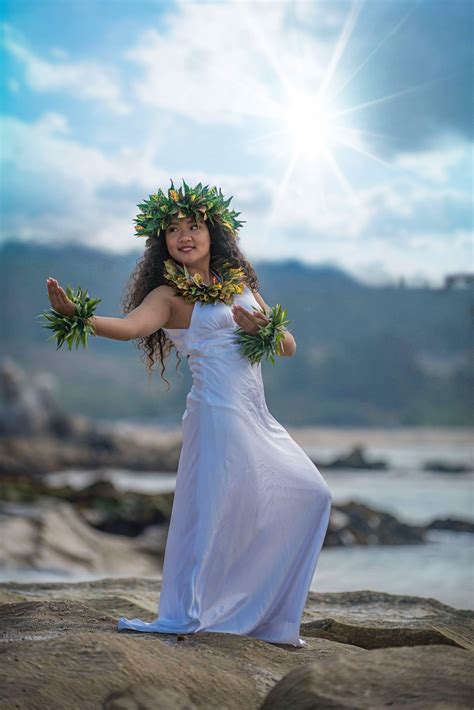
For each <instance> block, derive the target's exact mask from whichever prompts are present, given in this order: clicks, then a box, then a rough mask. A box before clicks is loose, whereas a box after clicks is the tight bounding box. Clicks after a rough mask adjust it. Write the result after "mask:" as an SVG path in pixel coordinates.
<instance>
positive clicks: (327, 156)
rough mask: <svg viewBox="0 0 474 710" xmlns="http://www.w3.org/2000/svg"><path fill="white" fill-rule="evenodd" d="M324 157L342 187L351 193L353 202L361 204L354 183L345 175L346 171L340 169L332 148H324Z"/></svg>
mask: <svg viewBox="0 0 474 710" xmlns="http://www.w3.org/2000/svg"><path fill="white" fill-rule="evenodd" d="M323 157H324V158H325V160H326V162H327V163H328V165H329V167H330V168H331V170H332V171H333V173H334V175H335V176H336V178H337V179H338V180H339V183H340V184H341V185H342V187H343V188H344V189H345V191H346V192H347V194H348V195H349V197H350V199H351V201H352V203H353V204H354V205H359V204H360V201H359V198H358V196H357V194H356V193H355V191H354V190H353V188H352V185H351V184H350V182H349V181H348V179H347V178H346V176H345V175H344V173H343V172H342V170H341V169H340V167H339V165H338V163H337V161H336V159H335V157H334V155H333V154H332V153H331V151H330V150H327V149H324V150H323Z"/></svg>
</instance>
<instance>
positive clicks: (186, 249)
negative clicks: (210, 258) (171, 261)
mask: <svg viewBox="0 0 474 710" xmlns="http://www.w3.org/2000/svg"><path fill="white" fill-rule="evenodd" d="M195 248H196V247H181V249H178V251H184V252H187V251H192V250H193V249H195Z"/></svg>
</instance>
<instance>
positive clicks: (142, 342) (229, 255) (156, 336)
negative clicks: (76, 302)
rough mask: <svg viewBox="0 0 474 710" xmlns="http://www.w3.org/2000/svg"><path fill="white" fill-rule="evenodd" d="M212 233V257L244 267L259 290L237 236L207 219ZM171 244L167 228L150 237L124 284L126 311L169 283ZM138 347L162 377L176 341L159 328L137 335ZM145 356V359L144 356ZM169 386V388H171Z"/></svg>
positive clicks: (149, 366) (251, 284) (248, 281)
mask: <svg viewBox="0 0 474 710" xmlns="http://www.w3.org/2000/svg"><path fill="white" fill-rule="evenodd" d="M206 225H207V228H208V230H209V236H210V241H211V245H210V260H211V262H212V258H213V257H215V256H222V257H226V260H227V261H228V263H229V264H230V265H231V266H232V267H234V268H235V267H239V266H240V267H241V268H242V269H243V271H244V273H245V282H246V284H247V285H248V286H249V287H250V288H251V289H253V290H254V291H258V290H259V288H260V285H259V281H258V277H257V274H256V273H255V271H254V269H253V267H252V265H251V264H250V262H249V261H247V259H246V258H245V257H244V255H243V254H242V252H241V251H240V248H239V246H238V237H237V238H236V237H234V236H233V235H232V234H231V233H230V232H229V231H228V230H227V229H226V228H225V227H223V226H222V225H221V224H219V223H217V222H216V223H215V224H211V223H209V222H206ZM171 258H172V257H171V256H170V253H169V251H168V247H167V246H166V239H165V231H164V230H161V231H160V233H159V235H158V237H148V238H147V239H146V242H145V252H144V254H143V255H142V256H141V257H140V259H139V260H138V261H137V265H136V267H135V269H134V271H133V273H132V274H131V276H130V279H129V281H128V282H127V284H126V286H125V293H124V296H123V300H122V305H123V311H124V313H129V312H130V311H132V310H134V309H135V308H137V307H138V306H139V305H140V303H141V302H142V301H143V299H144V298H145V296H146V295H147V294H148V293H150V291H152V290H153V289H154V288H156V287H157V286H161V285H163V284H166V283H168V282H167V281H166V280H165V278H164V276H163V264H164V262H165V260H166V259H171ZM135 342H136V345H137V347H138V348H141V349H142V350H143V352H144V354H145V357H146V366H147V370H148V374H149V375H151V374H152V372H153V365H154V363H155V361H156V360H159V362H160V363H161V377H162V379H163V380H165V382H167V383H168V385H169V382H168V380H167V379H166V377H163V373H164V371H165V360H166V358H167V357H168V355H169V354H170V352H171V350H172V349H173V348H174V344H173V342H172V341H171V340H170V339H169V338H168V337H167V335H166V333H165V332H164V331H163V330H162V329H161V328H160V329H159V330H157V331H156V332H155V333H152V334H151V335H147V336H145V337H142V338H138V339H137V340H136V341H135ZM176 356H177V359H178V361H177V363H176V370H177V369H178V366H179V364H180V362H181V356H180V354H179V352H178V351H177V350H176ZM141 359H142V358H141ZM168 389H169V387H168Z"/></svg>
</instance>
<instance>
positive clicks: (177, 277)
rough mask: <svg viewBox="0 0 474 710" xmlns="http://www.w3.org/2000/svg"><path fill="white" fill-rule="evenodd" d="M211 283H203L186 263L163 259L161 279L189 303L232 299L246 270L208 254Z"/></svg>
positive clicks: (230, 300)
mask: <svg viewBox="0 0 474 710" xmlns="http://www.w3.org/2000/svg"><path fill="white" fill-rule="evenodd" d="M210 272H211V283H210V284H205V283H204V281H203V278H202V276H201V275H200V274H194V275H191V274H190V273H189V271H188V270H187V268H186V265H185V264H183V266H181V265H180V264H178V263H177V262H176V261H174V260H173V259H166V260H165V262H164V274H163V276H164V278H165V280H166V281H167V283H169V284H170V285H172V286H174V287H175V289H176V293H177V295H178V296H182V297H183V298H184V300H185V301H187V302H188V303H195V302H196V301H202V303H218V302H222V303H226V304H227V305H230V304H231V303H233V301H234V296H235V294H240V293H243V292H244V289H245V272H244V270H243V269H242V267H240V266H238V267H232V266H231V265H230V264H229V262H228V261H226V259H225V258H223V257H211V263H210Z"/></svg>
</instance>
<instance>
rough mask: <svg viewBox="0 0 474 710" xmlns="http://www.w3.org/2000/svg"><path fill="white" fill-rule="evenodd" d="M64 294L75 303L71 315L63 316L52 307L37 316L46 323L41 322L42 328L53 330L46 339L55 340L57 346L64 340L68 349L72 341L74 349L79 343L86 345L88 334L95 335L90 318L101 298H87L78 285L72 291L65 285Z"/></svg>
mask: <svg viewBox="0 0 474 710" xmlns="http://www.w3.org/2000/svg"><path fill="white" fill-rule="evenodd" d="M66 295H67V296H68V298H69V299H70V300H71V301H72V302H73V303H75V305H76V313H75V315H73V316H65V315H62V314H61V313H58V312H57V311H55V310H54V308H50V309H49V311H44V312H43V313H41V314H40V315H39V316H38V317H39V318H43V319H44V320H45V321H46V323H43V327H44V328H48V329H49V330H52V331H53V335H52V336H51V337H50V338H48V340H53V339H55V340H56V343H57V348H56V350H59V348H60V347H61V346H62V345H63V344H64V343H65V342H66V343H67V345H68V348H69V350H72V346H73V345H74V343H75V344H76V350H77V349H78V347H79V345H82V346H83V347H84V348H85V347H87V338H88V337H89V335H95V326H94V323H93V321H92V320H88V319H89V318H92V316H93V315H94V312H95V309H96V307H97V304H98V303H100V302H101V300H102V299H101V298H96V299H93V298H89V294H88V293H87V291H85V290H83V289H82V288H81V287H80V286H78V287H77V291H74V290H73V289H72V288H71V287H70V286H67V287H66Z"/></svg>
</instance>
